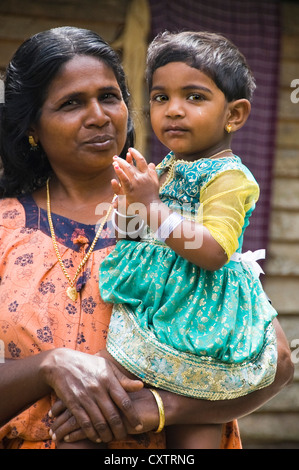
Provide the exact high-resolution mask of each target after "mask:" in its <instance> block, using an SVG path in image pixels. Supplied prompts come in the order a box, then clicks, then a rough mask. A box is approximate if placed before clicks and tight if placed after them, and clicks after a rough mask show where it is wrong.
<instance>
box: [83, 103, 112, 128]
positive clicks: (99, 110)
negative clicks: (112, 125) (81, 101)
mask: <svg viewBox="0 0 299 470" xmlns="http://www.w3.org/2000/svg"><path fill="white" fill-rule="evenodd" d="M109 121H110V117H109V116H108V114H107V113H106V112H105V109H104V107H103V106H102V105H101V103H100V102H99V101H98V100H97V99H95V100H92V101H91V102H90V103H89V105H88V106H87V110H86V120H85V124H86V126H98V127H103V126H104V125H105V124H107V122H109Z"/></svg>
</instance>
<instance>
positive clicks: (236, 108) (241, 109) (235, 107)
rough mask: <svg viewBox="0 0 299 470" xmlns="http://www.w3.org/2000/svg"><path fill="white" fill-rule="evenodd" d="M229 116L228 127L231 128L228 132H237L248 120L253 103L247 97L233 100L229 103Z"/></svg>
mask: <svg viewBox="0 0 299 470" xmlns="http://www.w3.org/2000/svg"><path fill="white" fill-rule="evenodd" d="M228 106H229V116H228V119H227V123H226V128H228V129H229V131H228V132H235V131H238V130H239V129H241V127H243V126H244V124H245V122H246V121H247V119H248V117H249V114H250V110H251V104H250V102H249V101H248V100H246V99H245V98H244V99H243V98H242V99H240V100H235V101H231V102H230V103H229V104H228Z"/></svg>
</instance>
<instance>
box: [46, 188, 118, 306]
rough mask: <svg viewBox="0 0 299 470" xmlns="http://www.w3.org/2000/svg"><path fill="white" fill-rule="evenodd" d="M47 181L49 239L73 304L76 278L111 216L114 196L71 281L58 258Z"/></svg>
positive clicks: (76, 294)
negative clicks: (66, 281) (66, 282)
mask: <svg viewBox="0 0 299 470" xmlns="http://www.w3.org/2000/svg"><path fill="white" fill-rule="evenodd" d="M49 181H50V179H48V180H47V215H48V222H49V227H50V232H51V238H52V242H53V247H54V250H55V253H56V256H57V259H58V261H59V264H60V266H61V269H62V272H63V274H64V275H65V277H66V278H67V280H68V282H69V287H68V288H67V290H66V293H67V295H68V297H69V298H70V299H71V300H72V301H73V302H75V301H76V300H77V298H78V292H77V289H76V287H75V286H74V284H75V281H76V279H77V277H78V276H79V273H80V271H81V269H82V268H83V266H84V265H85V263H86V262H87V260H88V258H89V257H90V255H91V253H92V251H93V249H94V247H95V244H96V242H97V241H98V239H99V237H100V235H101V233H102V230H103V228H104V225H105V223H106V222H107V220H108V218H109V216H110V214H111V211H112V209H113V202H114V199H115V195H114V196H113V199H112V201H111V205H110V207H109V209H108V211H107V214H106V216H105V218H104V220H103V222H102V223H101V225H100V226H99V228H98V231H97V233H96V236H95V237H94V239H93V242H92V244H91V245H90V248H89V250H88V252H87V253H86V255H85V256H84V258H83V260H82V261H81V263H80V264H79V266H78V268H77V271H76V274H75V276H74V278H73V279H71V278H70V276H69V274H68V272H67V270H66V269H65V266H64V264H63V261H62V258H61V256H60V253H59V250H58V246H57V242H56V237H55V232H54V227H53V222H52V217H51V204H50V189H49Z"/></svg>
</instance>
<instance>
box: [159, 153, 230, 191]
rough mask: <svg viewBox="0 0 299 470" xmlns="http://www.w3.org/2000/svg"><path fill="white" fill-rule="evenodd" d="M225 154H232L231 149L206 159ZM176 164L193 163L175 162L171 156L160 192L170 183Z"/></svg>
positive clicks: (186, 161)
mask: <svg viewBox="0 0 299 470" xmlns="http://www.w3.org/2000/svg"><path fill="white" fill-rule="evenodd" d="M225 152H232V150H231V149H225V150H221V152H218V153H215V154H214V155H211V156H210V157H206V158H207V159H210V158H216V157H218V156H219V155H221V154H222V153H225ZM204 158H205V157H204ZM176 163H193V161H192V160H190V161H189V160H176V159H175V156H174V155H172V158H171V159H170V161H169V170H168V173H167V176H166V178H165V181H164V183H163V184H162V185H161V186H160V191H162V189H164V188H165V186H167V184H168V183H170V181H171V180H172V179H173V175H174V165H175V164H176Z"/></svg>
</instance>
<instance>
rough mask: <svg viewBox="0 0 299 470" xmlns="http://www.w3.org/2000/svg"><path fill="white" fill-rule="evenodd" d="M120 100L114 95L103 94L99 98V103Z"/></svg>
mask: <svg viewBox="0 0 299 470" xmlns="http://www.w3.org/2000/svg"><path fill="white" fill-rule="evenodd" d="M120 99H121V97H120V96H118V95H117V94H116V93H104V94H103V95H101V96H100V98H99V100H100V101H116V100H117V101H119V100H120Z"/></svg>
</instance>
